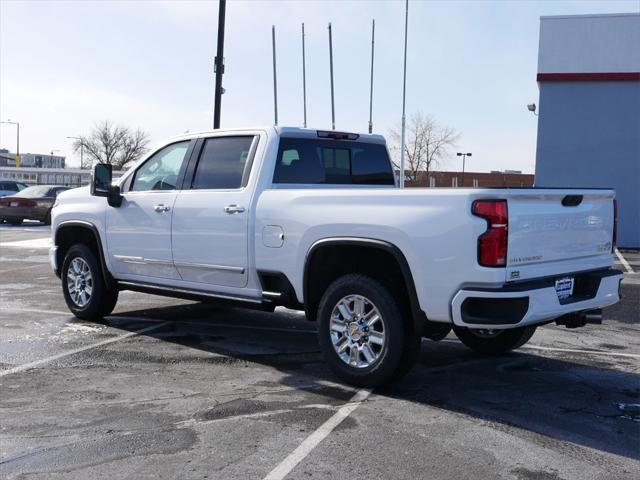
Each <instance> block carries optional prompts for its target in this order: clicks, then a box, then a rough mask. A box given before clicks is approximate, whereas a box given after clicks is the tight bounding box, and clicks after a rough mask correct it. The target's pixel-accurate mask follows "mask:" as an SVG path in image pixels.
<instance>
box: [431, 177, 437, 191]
mask: <svg viewBox="0 0 640 480" xmlns="http://www.w3.org/2000/svg"><path fill="white" fill-rule="evenodd" d="M435 186H436V179H435V178H434V177H429V187H431V188H434V187H435Z"/></svg>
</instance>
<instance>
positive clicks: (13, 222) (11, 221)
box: [7, 218, 24, 225]
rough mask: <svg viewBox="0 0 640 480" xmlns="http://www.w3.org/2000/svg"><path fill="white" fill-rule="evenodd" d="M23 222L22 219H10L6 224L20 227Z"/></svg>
mask: <svg viewBox="0 0 640 480" xmlns="http://www.w3.org/2000/svg"><path fill="white" fill-rule="evenodd" d="M23 220H24V219H23V218H10V219H9V220H7V222H9V224H10V225H22V222H23Z"/></svg>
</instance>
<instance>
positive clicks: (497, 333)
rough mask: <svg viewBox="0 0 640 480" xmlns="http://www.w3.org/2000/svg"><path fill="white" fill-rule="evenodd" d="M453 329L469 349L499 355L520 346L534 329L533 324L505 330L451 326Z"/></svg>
mask: <svg viewBox="0 0 640 480" xmlns="http://www.w3.org/2000/svg"><path fill="white" fill-rule="evenodd" d="M453 331H454V332H455V334H456V336H457V337H458V338H459V339H460V341H461V342H462V343H464V344H465V345H466V346H467V347H469V348H470V349H471V350H473V351H475V352H478V353H482V354H484V355H500V354H503V353H506V352H508V351H510V350H515V349H516V348H520V347H521V346H523V345H524V344H525V343H527V342H528V341H529V340H530V339H531V337H532V336H533V334H534V333H535V331H536V327H535V326H530V327H519V328H511V329H507V330H490V329H473V328H462V327H453Z"/></svg>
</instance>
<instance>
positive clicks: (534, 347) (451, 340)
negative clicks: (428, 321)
mask: <svg viewBox="0 0 640 480" xmlns="http://www.w3.org/2000/svg"><path fill="white" fill-rule="evenodd" d="M440 341H441V342H443V343H457V344H462V342H461V341H460V340H457V339H455V338H447V339H445V340H440ZM520 349H524V350H526V349H530V350H540V351H548V352H565V353H584V354H586V355H602V356H605V357H607V356H608V357H627V358H640V354H637V353H621V352H609V351H602V350H584V349H581V348H556V347H543V346H542V345H523V346H522V347H520Z"/></svg>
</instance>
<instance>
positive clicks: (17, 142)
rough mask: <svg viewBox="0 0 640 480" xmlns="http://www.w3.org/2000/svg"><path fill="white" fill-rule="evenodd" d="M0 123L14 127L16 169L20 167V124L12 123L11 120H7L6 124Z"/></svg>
mask: <svg viewBox="0 0 640 480" xmlns="http://www.w3.org/2000/svg"><path fill="white" fill-rule="evenodd" d="M0 123H9V124H11V125H15V126H16V167H19V166H20V122H12V121H11V119H8V120H7V121H6V122H0Z"/></svg>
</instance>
